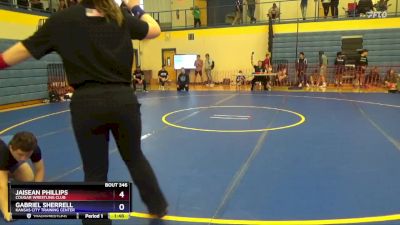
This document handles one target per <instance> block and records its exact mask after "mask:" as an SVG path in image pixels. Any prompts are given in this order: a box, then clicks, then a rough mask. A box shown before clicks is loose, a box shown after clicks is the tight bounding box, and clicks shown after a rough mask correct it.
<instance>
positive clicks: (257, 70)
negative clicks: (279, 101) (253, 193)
mask: <svg viewBox="0 0 400 225" xmlns="http://www.w3.org/2000/svg"><path fill="white" fill-rule="evenodd" d="M251 65H253V67H254V73H255V74H257V73H264V72H265V69H264V67H263V66H262V61H258V64H257V65H254V64H253V56H252V57H251ZM268 81H269V77H268V78H267V77H266V76H254V78H253V79H252V80H251V88H250V90H251V91H253V90H254V85H255V84H256V82H261V84H262V85H263V87H264V91H266V90H268V88H267V83H268Z"/></svg>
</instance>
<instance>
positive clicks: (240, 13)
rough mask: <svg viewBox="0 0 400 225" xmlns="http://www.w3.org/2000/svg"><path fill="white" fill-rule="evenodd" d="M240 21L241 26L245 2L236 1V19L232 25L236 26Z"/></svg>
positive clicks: (241, 0)
mask: <svg viewBox="0 0 400 225" xmlns="http://www.w3.org/2000/svg"><path fill="white" fill-rule="evenodd" d="M238 20H239V24H242V23H243V0H235V19H233V22H232V25H235V24H236V22H237V21H238Z"/></svg>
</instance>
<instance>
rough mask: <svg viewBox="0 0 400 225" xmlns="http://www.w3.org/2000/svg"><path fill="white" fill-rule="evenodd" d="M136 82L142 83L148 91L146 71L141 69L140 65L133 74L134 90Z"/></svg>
mask: <svg viewBox="0 0 400 225" xmlns="http://www.w3.org/2000/svg"><path fill="white" fill-rule="evenodd" d="M136 84H142V85H143V91H144V92H147V89H146V80H145V79H144V73H143V71H142V70H141V68H140V66H137V67H136V70H135V71H134V72H133V76H132V85H133V90H135V91H136Z"/></svg>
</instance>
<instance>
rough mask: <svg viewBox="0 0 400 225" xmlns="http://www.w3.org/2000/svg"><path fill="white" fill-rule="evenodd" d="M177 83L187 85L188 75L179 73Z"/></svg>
mask: <svg viewBox="0 0 400 225" xmlns="http://www.w3.org/2000/svg"><path fill="white" fill-rule="evenodd" d="M178 83H180V84H188V83H189V75H188V74H183V73H180V74H179V76H178Z"/></svg>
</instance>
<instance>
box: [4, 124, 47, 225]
mask: <svg viewBox="0 0 400 225" xmlns="http://www.w3.org/2000/svg"><path fill="white" fill-rule="evenodd" d="M2 139H3V140H1V139H0V209H1V212H2V213H3V216H4V219H5V220H6V221H10V220H11V214H10V213H9V212H8V180H9V178H12V179H13V180H15V181H18V182H42V181H43V179H44V163H43V159H42V153H41V150H40V148H39V146H38V144H37V139H36V137H35V136H34V135H33V134H32V133H30V132H18V133H17V134H15V135H14V136H13V137H12V138H11V136H6V137H3V138H2ZM9 139H11V141H10V142H9V143H8V145H7V144H6V143H5V142H4V141H8V140H9ZM28 159H31V161H32V163H33V166H34V170H35V171H34V172H33V170H32V168H31V167H30V165H29V164H28V162H27V160H28Z"/></svg>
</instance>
